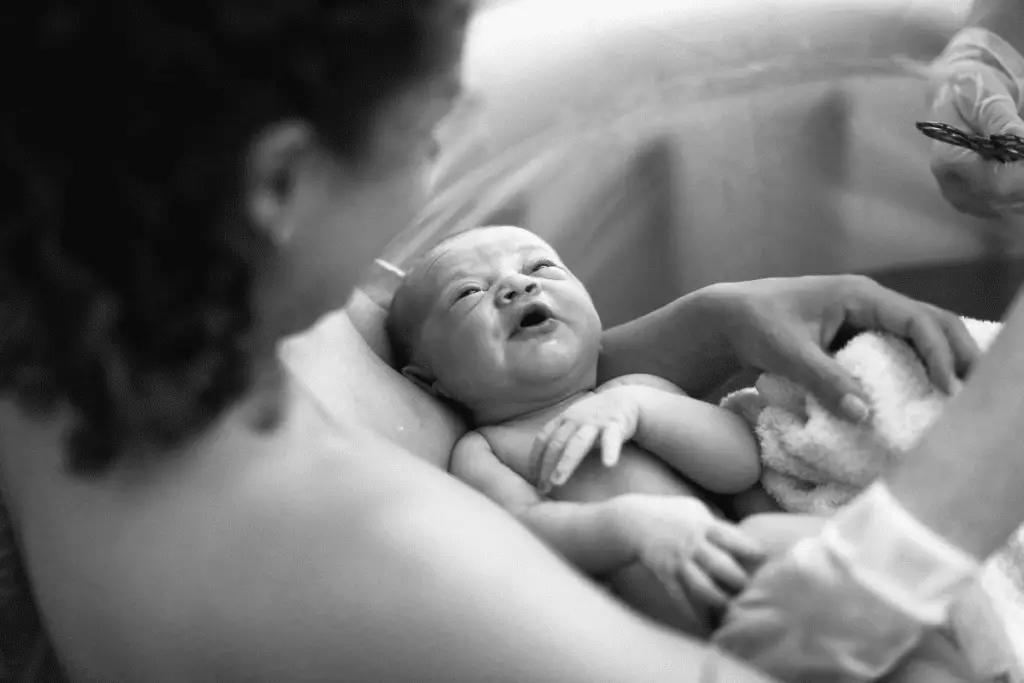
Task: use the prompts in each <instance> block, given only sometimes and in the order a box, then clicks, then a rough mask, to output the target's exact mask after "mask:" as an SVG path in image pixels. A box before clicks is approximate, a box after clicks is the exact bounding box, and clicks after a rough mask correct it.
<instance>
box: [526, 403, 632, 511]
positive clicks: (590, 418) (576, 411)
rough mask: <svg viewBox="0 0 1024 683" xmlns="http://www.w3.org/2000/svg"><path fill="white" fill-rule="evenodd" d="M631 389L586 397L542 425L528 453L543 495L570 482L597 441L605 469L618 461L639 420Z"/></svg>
mask: <svg viewBox="0 0 1024 683" xmlns="http://www.w3.org/2000/svg"><path fill="white" fill-rule="evenodd" d="M634 389H635V387H629V386H623V387H616V388H614V389H609V390H608V391H604V392H601V393H599V394H594V395H593V396H588V397H587V398H585V399H583V400H582V401H579V402H577V403H574V404H573V405H571V406H569V408H567V409H566V411H565V412H563V413H562V414H561V415H559V416H558V417H556V418H555V419H553V420H551V422H548V423H547V424H546V425H545V426H544V428H543V429H542V430H541V431H540V433H539V434H538V435H537V438H536V440H534V443H533V450H532V451H531V452H530V462H532V463H536V467H537V469H538V470H539V472H540V476H538V477H537V482H538V485H537V488H538V490H539V491H540V492H541V493H542V494H545V493H548V492H549V491H550V490H551V489H552V488H553V487H555V486H561V485H562V484H564V483H565V482H567V481H569V477H571V476H572V473H573V472H575V471H576V468H577V467H579V464H580V463H581V462H583V460H584V459H585V458H586V457H587V455H589V454H590V452H591V451H592V450H593V449H594V446H595V444H597V443H598V442H600V446H601V461H602V462H603V463H604V464H605V466H606V467H613V466H614V465H615V464H616V463H617V462H618V461H619V455H620V454H621V452H622V444H624V443H626V442H627V441H629V440H630V439H632V438H633V435H634V434H636V428H637V422H638V421H639V419H640V404H639V401H637V400H636V398H635V397H636V393H635V391H634Z"/></svg>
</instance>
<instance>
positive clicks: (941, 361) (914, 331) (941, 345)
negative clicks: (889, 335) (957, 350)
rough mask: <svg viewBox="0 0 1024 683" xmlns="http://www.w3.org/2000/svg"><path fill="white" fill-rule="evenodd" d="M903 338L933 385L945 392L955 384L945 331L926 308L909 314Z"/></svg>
mask: <svg viewBox="0 0 1024 683" xmlns="http://www.w3.org/2000/svg"><path fill="white" fill-rule="evenodd" d="M903 336H904V338H906V339H909V340H910V341H911V342H912V343H913V344H914V348H915V349H916V350H917V353H918V355H919V356H921V359H922V360H923V361H924V365H925V368H927V370H928V375H929V377H931V379H932V382H933V383H934V384H935V386H937V387H939V388H940V389H942V390H943V391H944V392H946V393H947V394H949V393H952V392H953V388H954V386H955V385H956V363H955V361H954V359H953V349H952V348H951V347H950V343H949V339H947V338H946V331H945V330H944V329H943V328H942V326H941V325H940V324H939V321H938V320H937V319H936V318H934V317H932V315H931V313H930V311H928V309H926V308H925V309H922V310H921V311H918V312H916V313H913V314H911V317H910V318H909V320H908V322H907V327H906V332H905V334H904V335H903Z"/></svg>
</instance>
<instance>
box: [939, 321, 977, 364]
mask: <svg viewBox="0 0 1024 683" xmlns="http://www.w3.org/2000/svg"><path fill="white" fill-rule="evenodd" d="M937 315H938V317H939V325H941V326H942V330H943V331H944V332H945V333H946V339H947V340H948V341H949V347H950V349H952V351H953V365H954V369H955V370H956V374H957V376H958V377H960V378H961V379H963V378H966V377H967V373H969V372H970V371H971V368H972V367H974V364H975V363H976V362H977V361H978V358H980V357H981V347H979V346H978V342H977V341H976V340H975V339H974V337H972V336H971V333H970V331H969V330H968V329H967V325H965V324H964V321H963V319H962V318H961V317H960V316H958V315H956V314H953V313H949V312H947V311H943V310H941V309H940V310H939V311H938V312H937Z"/></svg>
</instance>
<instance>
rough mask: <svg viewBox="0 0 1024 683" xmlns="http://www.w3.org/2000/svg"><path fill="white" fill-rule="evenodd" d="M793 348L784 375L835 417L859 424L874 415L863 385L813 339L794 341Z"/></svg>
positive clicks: (785, 362) (784, 368)
mask: <svg viewBox="0 0 1024 683" xmlns="http://www.w3.org/2000/svg"><path fill="white" fill-rule="evenodd" d="M791 346H792V347H793V348H792V350H790V351H789V353H791V354H792V356H791V357H790V358H787V359H784V361H783V362H784V367H783V368H781V372H782V374H784V375H786V376H787V377H788V378H789V379H791V380H793V381H794V382H796V383H798V384H802V385H803V386H805V387H807V388H808V389H809V390H810V391H811V393H813V394H814V395H815V396H817V397H818V399H819V400H820V401H821V402H822V404H823V405H824V406H825V407H826V408H828V409H829V410H830V411H832V412H833V413H834V414H836V415H843V416H845V417H846V418H847V419H849V420H852V421H853V422H856V423H860V422H864V421H865V420H867V419H868V418H869V417H870V416H871V410H870V409H869V408H868V403H867V397H866V396H865V395H864V392H863V390H862V389H861V387H860V384H858V382H857V380H856V379H854V377H853V375H851V374H850V373H848V372H847V371H846V370H844V369H843V367H842V366H841V365H839V363H838V362H836V360H835V359H834V358H832V357H831V356H829V355H828V354H827V353H825V352H824V351H823V350H822V349H821V347H820V346H818V345H817V344H815V343H814V342H813V341H812V340H810V339H803V338H797V339H794V340H793V342H792V343H791Z"/></svg>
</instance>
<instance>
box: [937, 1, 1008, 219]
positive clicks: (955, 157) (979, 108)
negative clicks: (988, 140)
mask: <svg viewBox="0 0 1024 683" xmlns="http://www.w3.org/2000/svg"><path fill="white" fill-rule="evenodd" d="M978 4H979V6H982V5H984V4H985V3H978ZM1015 11H1016V12H1017V13H1018V14H1019V15H1020V16H1022V17H1024V12H1022V11H1021V10H1019V9H1017V10H1015ZM1019 21H1020V19H1019V18H1018V23H1019ZM928 96H929V100H930V116H929V119H930V120H933V121H938V122H941V123H946V124H949V125H951V126H954V127H956V128H959V129H960V130H963V131H965V132H970V133H977V134H981V135H996V134H1012V135H1018V136H1024V120H1021V116H1020V111H1021V109H1022V107H1024V57H1022V56H1021V54H1020V53H1019V52H1018V51H1017V50H1016V49H1015V48H1014V47H1013V46H1012V45H1011V44H1010V43H1009V42H1007V41H1006V40H1004V39H1003V38H1001V37H1000V36H998V35H996V34H995V33H993V32H992V31H990V30H988V29H986V28H982V27H980V26H972V27H970V28H966V29H964V30H962V31H961V32H959V33H958V34H957V35H956V36H955V37H954V38H953V40H952V41H950V43H949V46H948V47H947V48H946V50H945V51H944V52H943V53H942V55H941V56H940V57H939V58H938V59H937V60H936V61H935V63H934V65H933V73H932V76H931V78H930V85H929V93H928ZM931 168H932V173H934V174H935V178H936V180H938V182H939V188H940V189H941V191H942V195H943V197H945V198H946V200H947V201H949V203H951V204H952V205H953V206H955V207H956V208H957V209H959V210H960V211H963V212H965V213H969V214H973V215H976V216H982V217H997V216H999V215H1000V214H1001V213H1020V212H1024V165H1022V164H1021V163H1020V162H1011V163H1006V164H1003V163H1000V162H998V161H989V160H986V159H984V158H983V157H981V156H980V155H978V154H977V153H976V152H974V151H972V150H968V149H965V148H963V147H956V146H953V145H949V144H946V143H944V142H938V141H936V142H934V143H932V152H931Z"/></svg>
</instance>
